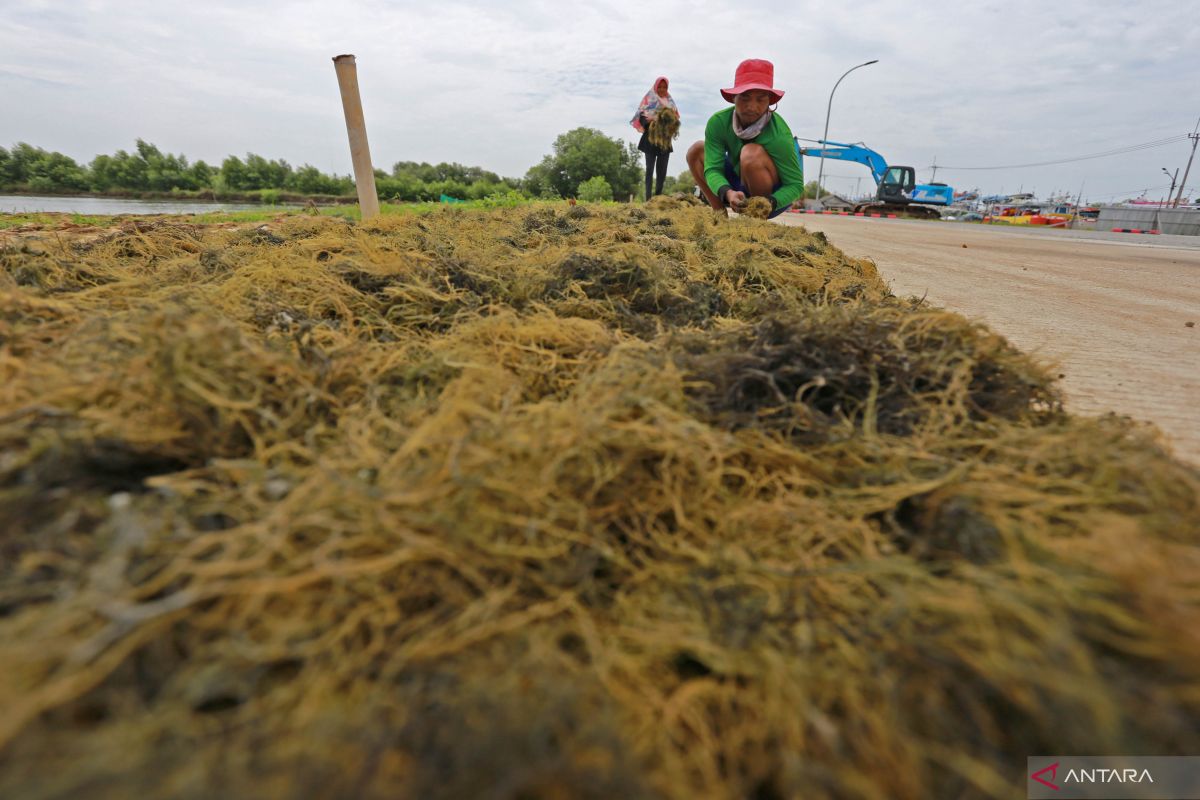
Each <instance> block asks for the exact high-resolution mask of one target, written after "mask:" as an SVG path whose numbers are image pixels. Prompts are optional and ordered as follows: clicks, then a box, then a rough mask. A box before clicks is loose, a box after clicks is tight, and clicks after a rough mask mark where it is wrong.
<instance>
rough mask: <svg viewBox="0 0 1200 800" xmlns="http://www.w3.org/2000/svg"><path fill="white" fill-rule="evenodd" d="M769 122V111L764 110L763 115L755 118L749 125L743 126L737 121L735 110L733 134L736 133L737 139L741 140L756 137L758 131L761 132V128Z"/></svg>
mask: <svg viewBox="0 0 1200 800" xmlns="http://www.w3.org/2000/svg"><path fill="white" fill-rule="evenodd" d="M770 122H771V112H770V111H766V112H764V113H763V115H762V116H761V117H759V118H758V119H757V120H755V122H754V124H753V125H751V126H750V127H748V128H743V127H742V125H741V123H740V122H738V115H737V112H736V111H735V112H734V113H733V132H734V135H736V136H737V137H738V138H739V139H742V140H743V141H745V140H748V139H753V138H754V137H756V136H758V135H759V134H760V133H762V132H763V130H764V129H765V128H766V127H767V125H769V124H770Z"/></svg>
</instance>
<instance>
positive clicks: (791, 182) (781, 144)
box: [769, 115, 804, 208]
mask: <svg viewBox="0 0 1200 800" xmlns="http://www.w3.org/2000/svg"><path fill="white" fill-rule="evenodd" d="M775 124H776V125H778V126H779V129H778V131H777V133H778V134H779V136H778V137H777V138H776V139H775V140H774V141H773V142H772V143H771V150H770V152H769V154H770V156H771V160H772V161H774V162H775V169H776V170H777V171H778V172H779V182H780V183H781V184H783V185H782V186H780V187H779V190H778V191H777V192H775V193H774V194H773V195H771V196H772V197H773V198H775V207H776V208H785V207H787V206H789V205H791V204H792V203H793V202H795V201H796V200H797V199H799V198H800V196H801V195H803V194H804V170H803V168H802V167H801V166H800V156H799V155H797V153H796V143H795V141H794V140H793V139H792V130H791V128H789V127H788V124H787V123H786V122H784V121H783V119H782V118H781V117H779V116H778V115H776V117H775Z"/></svg>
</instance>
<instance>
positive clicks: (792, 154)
mask: <svg viewBox="0 0 1200 800" xmlns="http://www.w3.org/2000/svg"><path fill="white" fill-rule="evenodd" d="M733 111H734V109H733V106H730V107H729V108H726V109H724V110H723V111H718V112H717V113H715V114H713V115H712V116H711V117H710V118H709V120H708V125H706V126H705V128H704V180H705V181H706V182H707V183H708V188H710V189H712V190H713V192H714V193H717V194H719V193H720V191H721V187H722V186H728V185H729V179H728V178H726V177H725V154H726V153H729V160H730V161H731V162H732V163H733V171H734V172H736V173H737V174H738V175H739V176H741V174H742V164H741V156H742V146H743V145H747V144H752V143H753V144H760V145H762V146H763V149H765V150H766V151H767V155H768V156H770V157H771V160H772V161H774V162H775V169H776V170H778V172H779V181H780V183H781V184H783V185H782V186H780V187H779V191H777V192H775V194H774V197H775V207H776V208H784V207H786V206H788V205H790V204H791V203H792V202H793V201H794V200H796V199H798V198H799V197H800V195H802V194H803V193H804V171H803V170H802V169H801V167H800V156H798V155H797V154H796V143H795V141H794V140H793V139H792V130H791V128H789V127H788V124H787V123H786V122H784V121H783V117H781V116H779V114H777V113H776V114H772V115H771V121H770V123H768V124H767V127H766V128H765V129H764V130H763V132H762V133H760V134H759V135H758V136H756V137H754V138H753V139H750V140H748V141H743V140H741V139H739V138H738V136H737V134H735V133H734V132H733Z"/></svg>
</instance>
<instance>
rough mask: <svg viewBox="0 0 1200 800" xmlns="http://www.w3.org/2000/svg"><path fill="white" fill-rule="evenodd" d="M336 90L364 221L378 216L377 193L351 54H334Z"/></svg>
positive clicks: (356, 75)
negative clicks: (348, 138)
mask: <svg viewBox="0 0 1200 800" xmlns="http://www.w3.org/2000/svg"><path fill="white" fill-rule="evenodd" d="M333 66H334V68H335V69H336V70H337V79H338V89H339V90H340V91H341V93H342V111H343V112H344V113H345V115H346V135H347V136H349V137H350V159H351V161H353V162H354V185H355V187H356V188H357V189H358V206H359V208H360V209H361V210H362V218H363V220H364V221H366V220H369V219H371V218H372V217H376V216H378V215H379V195H378V194H377V193H376V192H375V169H374V167H372V166H371V149H370V148H369V147H368V146H367V123H366V120H365V119H364V118H363V110H362V100H361V99H360V98H359V96H358V67H357V66H355V63H354V56H352V55H344V56H335V57H334V59H333Z"/></svg>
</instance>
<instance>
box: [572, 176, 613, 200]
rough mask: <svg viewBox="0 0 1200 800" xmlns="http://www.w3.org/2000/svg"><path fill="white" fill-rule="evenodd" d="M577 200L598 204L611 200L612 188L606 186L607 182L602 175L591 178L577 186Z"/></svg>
mask: <svg viewBox="0 0 1200 800" xmlns="http://www.w3.org/2000/svg"><path fill="white" fill-rule="evenodd" d="M579 199H580V200H586V201H587V202H589V203H600V202H603V201H605V200H612V199H613V191H612V187H611V186H609V185H608V181H606V180H605V179H604V176H603V175H597V176H595V177H593V178H588V179H587V180H586V181H584V182H583V183H581V184H579Z"/></svg>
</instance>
